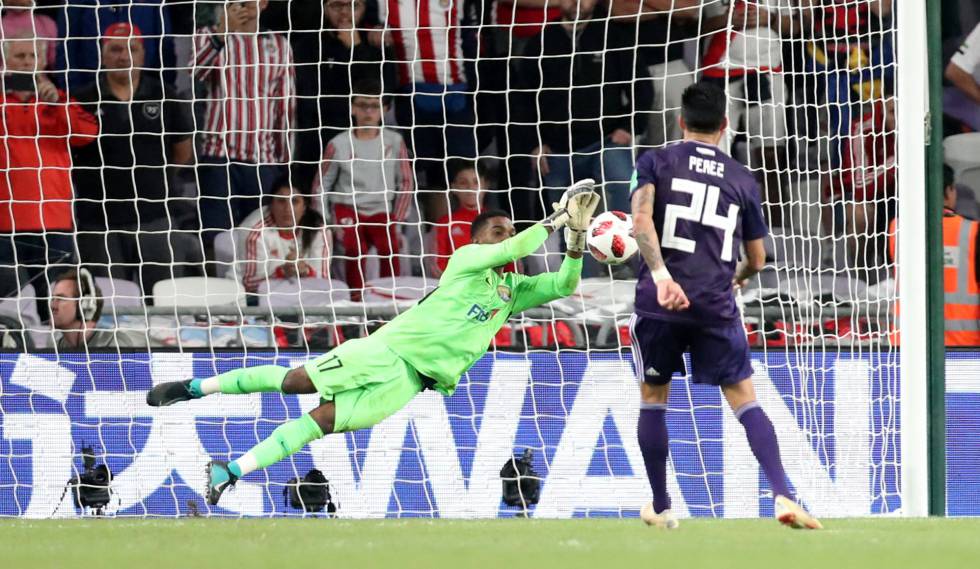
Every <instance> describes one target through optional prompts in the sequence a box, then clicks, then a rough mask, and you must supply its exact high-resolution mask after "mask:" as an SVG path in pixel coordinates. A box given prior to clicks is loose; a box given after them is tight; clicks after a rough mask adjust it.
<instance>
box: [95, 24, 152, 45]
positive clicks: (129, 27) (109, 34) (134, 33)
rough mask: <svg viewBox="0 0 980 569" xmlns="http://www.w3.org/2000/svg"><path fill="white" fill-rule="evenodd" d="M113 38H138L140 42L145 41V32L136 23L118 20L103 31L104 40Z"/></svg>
mask: <svg viewBox="0 0 980 569" xmlns="http://www.w3.org/2000/svg"><path fill="white" fill-rule="evenodd" d="M113 38H126V39H129V38H136V39H137V40H139V42H140V43H143V32H142V31H140V28H139V26H137V25H135V24H127V23H126V22H116V23H115V24H112V25H111V26H109V27H108V28H106V29H105V31H104V32H102V41H106V40H109V39H113Z"/></svg>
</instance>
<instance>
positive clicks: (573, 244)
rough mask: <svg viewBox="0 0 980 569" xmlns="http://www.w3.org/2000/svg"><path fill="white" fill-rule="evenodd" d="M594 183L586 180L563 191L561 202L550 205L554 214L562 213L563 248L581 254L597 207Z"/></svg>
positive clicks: (597, 201) (597, 197)
mask: <svg viewBox="0 0 980 569" xmlns="http://www.w3.org/2000/svg"><path fill="white" fill-rule="evenodd" d="M594 188H595V181H594V180H591V179H588V178H586V179H585V180H582V181H580V182H577V183H575V184H573V185H572V187H570V188H568V190H566V191H565V194H564V195H562V197H561V200H559V201H558V203H556V204H552V207H554V208H555V212H556V213H558V212H562V211H564V212H565V213H564V216H563V217H564V220H563V222H562V223H563V225H565V248H566V250H568V251H572V252H575V253H581V252H583V251H585V245H586V243H585V240H586V235H587V233H586V232H587V231H588V229H589V223H590V222H591V221H592V214H593V213H594V212H595V210H596V208H597V207H599V194H597V193H595V191H594Z"/></svg>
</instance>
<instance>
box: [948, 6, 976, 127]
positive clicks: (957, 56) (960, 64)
mask: <svg viewBox="0 0 980 569" xmlns="http://www.w3.org/2000/svg"><path fill="white" fill-rule="evenodd" d="M978 77H980V24H977V26H976V27H975V28H973V31H972V32H970V35H969V36H967V38H966V40H964V41H963V44H962V45H961V46H960V48H959V49H958V50H957V51H956V53H954V54H953V57H952V58H950V60H949V65H947V66H946V79H947V80H949V82H950V83H952V84H953V85H952V87H947V88H946V89H945V90H944V91H943V113H944V114H946V115H948V116H951V117H953V118H955V119H957V120H959V121H960V122H962V123H964V124H966V125H967V126H969V127H970V128H972V129H973V130H980V81H978V80H977V79H978Z"/></svg>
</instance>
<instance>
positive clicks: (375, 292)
mask: <svg viewBox="0 0 980 569" xmlns="http://www.w3.org/2000/svg"><path fill="white" fill-rule="evenodd" d="M437 285H438V281H437V280H436V279H426V278H423V277H383V278H378V279H371V280H369V281H368V282H367V283H366V284H365V285H364V302H392V301H399V300H421V299H422V297H424V296H425V295H427V294H429V293H430V292H432V291H433V290H435V288H436V286H437Z"/></svg>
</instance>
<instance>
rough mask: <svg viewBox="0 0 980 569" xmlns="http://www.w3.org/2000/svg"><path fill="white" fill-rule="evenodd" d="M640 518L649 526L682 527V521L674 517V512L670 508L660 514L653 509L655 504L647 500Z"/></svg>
mask: <svg viewBox="0 0 980 569" xmlns="http://www.w3.org/2000/svg"><path fill="white" fill-rule="evenodd" d="M640 519H641V520H643V522H644V523H645V524H646V525H648V526H654V527H658V528H660V529H677V528H679V527H680V525H681V523H680V522H679V521H677V518H676V517H674V514H673V512H671V511H670V510H664V511H662V512H660V513H659V514H658V513H657V512H656V510H654V509H653V504H651V503H649V502H647V504H646V505H645V506H643V508H642V509H641V510H640Z"/></svg>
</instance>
